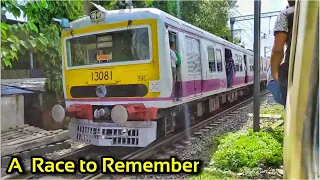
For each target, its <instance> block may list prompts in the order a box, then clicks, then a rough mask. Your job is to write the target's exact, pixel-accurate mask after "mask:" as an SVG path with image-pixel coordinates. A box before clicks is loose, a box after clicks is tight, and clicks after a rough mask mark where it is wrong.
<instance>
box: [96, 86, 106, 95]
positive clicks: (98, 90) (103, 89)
mask: <svg viewBox="0 0 320 180" xmlns="http://www.w3.org/2000/svg"><path fill="white" fill-rule="evenodd" d="M96 95H97V96H98V97H100V98H102V97H105V96H106V95H107V88H106V87H105V86H103V85H99V86H97V88H96Z"/></svg>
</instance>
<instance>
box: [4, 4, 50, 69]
mask: <svg viewBox="0 0 320 180" xmlns="http://www.w3.org/2000/svg"><path fill="white" fill-rule="evenodd" d="M1 6H2V7H4V8H5V10H4V9H2V10H1V16H2V19H3V22H1V59H2V61H1V65H2V66H9V67H11V68H12V61H14V60H18V53H21V54H25V53H26V52H42V51H43V50H44V49H45V47H46V45H47V44H48V40H47V39H46V38H45V36H44V34H43V33H39V30H38V28H37V26H36V25H35V24H34V23H33V21H29V22H27V23H18V24H13V25H9V24H7V23H6V18H5V13H6V11H8V12H11V13H12V14H13V15H14V16H15V17H19V16H20V15H21V11H23V12H24V11H25V10H26V9H32V10H35V11H37V10H38V9H41V8H45V7H46V2H45V1H28V2H27V3H26V4H24V5H21V4H18V3H17V1H15V0H7V1H1ZM24 16H27V15H26V14H24Z"/></svg>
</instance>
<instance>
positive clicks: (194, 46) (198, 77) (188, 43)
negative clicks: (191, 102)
mask: <svg viewBox="0 0 320 180" xmlns="http://www.w3.org/2000/svg"><path fill="white" fill-rule="evenodd" d="M185 51H186V55H187V64H188V83H187V87H184V88H185V91H187V92H188V95H191V96H195V95H197V94H201V93H202V68H201V67H202V66H201V55H200V41H199V40H198V39H195V38H191V37H187V36H186V37H185Z"/></svg>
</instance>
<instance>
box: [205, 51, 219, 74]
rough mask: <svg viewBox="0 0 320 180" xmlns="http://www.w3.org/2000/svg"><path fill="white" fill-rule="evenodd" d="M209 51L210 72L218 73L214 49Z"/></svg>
mask: <svg viewBox="0 0 320 180" xmlns="http://www.w3.org/2000/svg"><path fill="white" fill-rule="evenodd" d="M207 49H208V62H209V71H210V72H216V71H217V70H216V61H215V53H214V49H213V48H209V47H208V48H207Z"/></svg>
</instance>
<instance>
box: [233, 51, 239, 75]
mask: <svg viewBox="0 0 320 180" xmlns="http://www.w3.org/2000/svg"><path fill="white" fill-rule="evenodd" d="M234 63H235V65H236V71H239V69H240V68H239V56H238V54H236V58H235V61H234Z"/></svg>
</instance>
